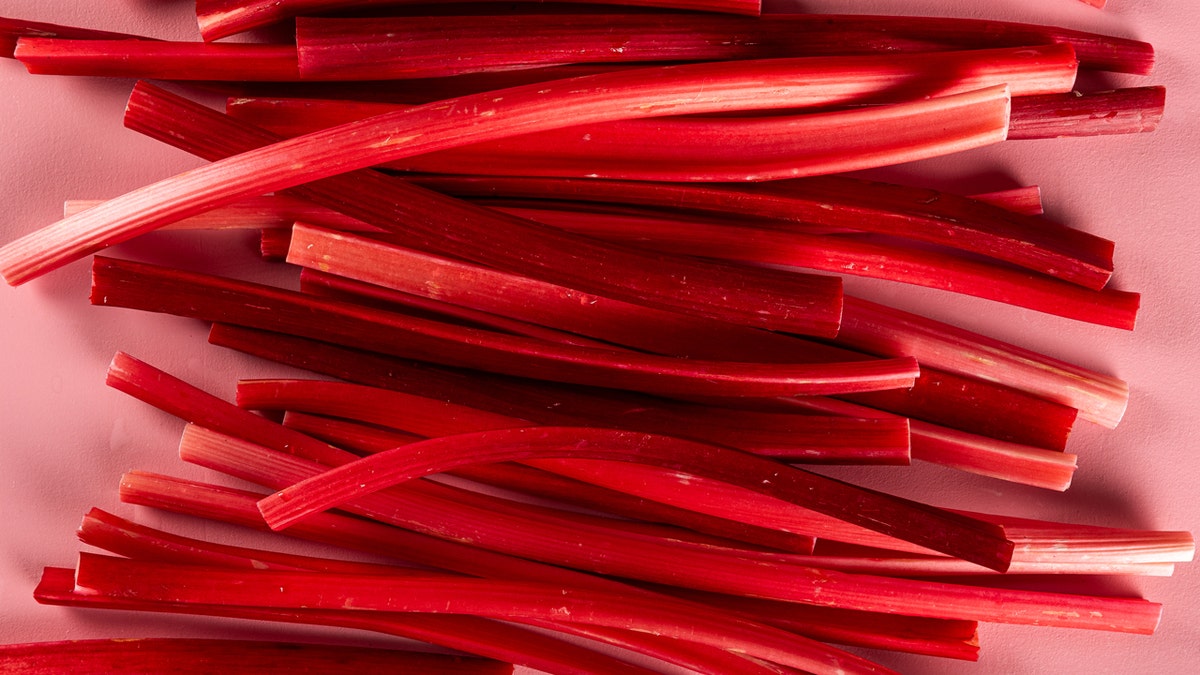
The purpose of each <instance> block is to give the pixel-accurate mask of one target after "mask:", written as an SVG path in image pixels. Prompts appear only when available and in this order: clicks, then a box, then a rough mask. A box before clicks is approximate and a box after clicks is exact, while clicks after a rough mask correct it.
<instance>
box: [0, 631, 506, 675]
mask: <svg viewBox="0 0 1200 675" xmlns="http://www.w3.org/2000/svg"><path fill="white" fill-rule="evenodd" d="M363 668H368V669H381V670H387V671H390V672H402V673H406V674H409V675H501V674H502V673H512V672H513V668H512V666H511V665H509V664H507V663H499V662H496V661H484V660H482V659H465V658H462V657H453V656H444V655H439V654H422V653H420V652H414V651H405V650H398V649H378V648H368V647H349V646H336V645H321V644H305V643H293V642H253V641H249V640H216V639H211V640H201V639H193V638H113V639H108V640H104V639H98V640H66V641H62V642H36V643H27V644H9V645H0V670H3V671H5V672H10V673H25V674H26V675H52V674H53V673H122V675H139V674H145V675H204V674H208V673H214V672H226V673H230V672H233V673H237V672H246V673H251V672H252V673H263V674H265V675H291V674H292V673H296V672H321V673H330V675H338V674H344V675H352V674H355V673H361V672H363V671H362V669H363Z"/></svg>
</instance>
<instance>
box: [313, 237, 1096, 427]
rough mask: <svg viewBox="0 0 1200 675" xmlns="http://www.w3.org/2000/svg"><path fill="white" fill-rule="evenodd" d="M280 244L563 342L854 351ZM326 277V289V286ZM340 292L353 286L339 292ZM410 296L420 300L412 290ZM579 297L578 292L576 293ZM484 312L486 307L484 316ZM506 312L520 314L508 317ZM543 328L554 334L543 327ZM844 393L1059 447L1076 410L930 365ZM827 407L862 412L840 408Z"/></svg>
mask: <svg viewBox="0 0 1200 675" xmlns="http://www.w3.org/2000/svg"><path fill="white" fill-rule="evenodd" d="M290 250H291V252H292V255H291V261H292V262H295V263H297V264H301V265H306V266H309V269H306V270H304V271H303V272H302V273H301V289H302V290H304V291H305V292H308V293H314V294H318V295H322V296H326V297H333V298H339V299H348V300H351V301H354V302H362V301H363V299H364V298H369V299H370V300H371V301H376V300H382V301H386V302H387V303H388V304H385V305H383V306H384V307H389V306H396V305H398V306H399V307H401V308H414V307H415V308H418V309H421V310H434V311H435V312H438V313H440V314H443V315H448V316H456V317H459V318H463V319H466V320H467V321H468V322H470V323H477V324H478V325H482V326H487V327H491V328H493V329H495V330H502V331H511V332H515V333H516V334H518V335H528V336H530V337H536V338H538V339H545V340H552V341H561V342H568V343H571V342H576V341H577V340H578V338H575V337H571V336H576V335H579V336H586V337H590V338H595V339H598V340H603V341H605V342H608V343H610V344H614V345H622V346H626V347H630V348H633V349H637V350H643V351H649V352H653V353H661V354H669V355H673V356H682V357H688V358H702V359H714V358H715V359H722V360H723V359H741V358H744V356H743V355H744V354H746V353H753V354H754V355H755V358H757V359H759V360H761V361H778V362H781V363H788V362H793V361H796V360H804V361H811V362H826V361H847V360H854V359H858V358H860V356H859V354H858V353H856V352H852V351H846V350H839V349H836V348H831V347H829V346H826V345H822V344H816V343H813V342H809V341H804V340H800V339H796V338H794V337H791V336H782V335H779V334H774V333H768V332H765V331H760V330H754V329H749V328H745V327H739V326H732V325H729V324H723V323H720V322H715V321H707V320H704V319H699V318H695V317H685V316H682V315H679V314H675V313H671V312H663V311H659V310H655V309H651V308H646V307H639V306H636V305H631V304H629V303H623V302H620V301H616V300H613V299H611V298H607V297H603V296H598V295H584V294H580V293H579V292H577V291H574V290H571V289H568V288H562V287H557V286H554V285H551V284H545V283H541V282H539V281H537V280H535V279H530V278H528V277H522V276H517V275H512V274H505V273H503V272H499V271H496V270H492V269H489V268H485V267H481V266H478V265H471V264H469V263H465V262H462V261H458V260H453V259H449V258H444V257H439V256H433V255H427V254H422V253H420V252H416V251H412V250H409V249H405V248H402V247H396V246H390V245H387V244H385V243H382V242H377V241H373V240H368V239H363V238H360V237H355V236H351V235H339V234H334V233H322V232H319V231H316V230H313V229H311V228H307V227H302V226H297V228H295V237H294V240H293V242H292V246H291V248H290ZM312 268H320V269H323V270H328V271H330V272H334V273H337V274H343V275H347V276H349V277H353V278H355V279H361V280H363V281H366V282H369V283H370V284H378V285H380V286H384V287H387V288H388V289H393V290H395V291H400V292H402V293H404V294H411V295H400V296H397V295H395V294H387V293H385V291H384V289H380V288H375V287H370V286H368V287H366V288H364V287H363V285H362V284H359V285H356V286H355V285H350V284H349V283H348V282H347V281H344V280H343V281H339V280H337V279H336V278H335V277H331V276H330V275H327V274H318V273H315V272H313V271H312ZM431 278H436V279H438V283H437V284H436V285H435V286H430V285H429V284H428V279H431ZM331 288H332V289H335V291H336V292H334V293H330V290H329V289H331ZM345 291H350V292H352V293H353V295H351V296H347V295H345V294H344V292H345ZM417 297H420V298H424V299H425V301H424V302H422V301H419V300H416V299H415V298H417ZM583 297H586V298H587V301H586V302H581V301H580V299H581V298H583ZM393 303H394V304H393ZM455 307H461V308H463V309H464V310H467V311H458V310H455V309H454V308H455ZM400 311H405V310H403V309H401V310H400ZM410 311H411V310H410ZM478 312H483V313H484V314H483V315H480V314H479V313H478ZM492 316H495V317H497V318H496V319H491V318H490V317H492ZM508 320H516V321H519V322H522V323H521V324H519V325H517V326H514V325H513V324H511V323H509V321H508ZM545 329H554V330H556V331H565V333H562V332H559V333H548V332H546V330H545ZM685 397H686V395H685ZM853 398H854V400H855V401H857V402H860V403H863V404H865V405H869V406H874V407H877V408H881V409H883V410H886V411H889V412H894V413H897V414H900V415H903V416H906V417H915V418H920V419H923V420H926V421H930V422H934V423H938V424H945V425H949V426H953V427H955V428H960V429H964V430H968V431H971V432H974V433H979V434H985V435H990V436H995V437H996V438H999V439H1003V440H1007V441H1012V442H1019V443H1026V444H1031V445H1037V446H1039V447H1047V448H1053V449H1059V450H1061V449H1062V448H1063V447H1065V444H1066V440H1067V436H1068V434H1069V433H1070V429H1071V426H1072V424H1073V423H1074V419H1075V412H1074V410H1071V409H1069V408H1067V407H1064V406H1061V405H1057V404H1053V403H1049V402H1047V401H1044V400H1042V399H1039V398H1037V397H1033V396H1029V395H1028V394H1025V393H1023V392H1017V391H1015V390H1012V389H1010V388H1007V387H1003V386H998V385H996V384H992V383H986V382H982V381H979V380H976V379H972V378H969V377H962V376H959V375H953V374H950V373H946V372H940V371H937V370H935V369H932V368H923V369H922V373H921V375H920V377H918V378H917V381H916V383H915V384H914V386H913V387H912V388H911V389H907V390H903V391H899V392H897V393H896V394H895V395H886V396H885V395H879V394H867V395H862V394H859V395H854V396H853ZM833 414H845V415H849V416H862V415H858V414H856V413H853V412H841V411H834V412H833ZM867 416H876V415H867ZM1015 419H1019V420H1020V422H1019V424H1016V423H1014V420H1015Z"/></svg>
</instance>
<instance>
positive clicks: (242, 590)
mask: <svg viewBox="0 0 1200 675" xmlns="http://www.w3.org/2000/svg"><path fill="white" fill-rule="evenodd" d="M175 575H178V576H175ZM172 577H174V579H173V580H172ZM147 581H152V582H153V585H156V586H158V587H159V590H157V591H156V590H154V589H152V588H150V585H151V584H147V583H145V582H147ZM268 584H273V591H274V593H275V596H276V597H275V598H274V599H272V598H269V597H268V596H267V593H266V589H267V585H268ZM76 585H77V586H78V587H80V588H82V589H88V590H91V591H94V592H96V593H99V594H100V595H108V596H116V597H132V598H135V599H143V600H152V601H157V602H173V603H187V602H199V603H201V604H217V605H233V606H239V607H253V608H258V607H262V608H277V609H308V608H314V609H322V610H351V611H361V612H374V611H384V612H389V613H391V612H413V613H420V614H465V615H471V616H482V617H488V618H494V619H502V620H509V621H516V622H521V623H533V624H537V625H540V624H542V623H544V622H546V621H562V620H563V619H568V620H570V621H571V622H576V623H583V624H588V625H595V626H604V627H609V628H620V629H626V630H635V631H639V632H645V633H651V634H654V635H660V636H663V637H669V638H676V639H682V640H687V641H693V642H699V643H702V644H709V645H712V646H714V647H720V648H724V649H727V650H730V651H737V652H740V653H742V654H745V655H746V656H749V657H753V658H757V659H762V660H766V661H771V662H776V663H781V664H783V665H787V666H791V667H795V668H800V669H802V670H804V671H807V672H812V673H818V674H829V675H832V674H833V673H861V674H866V673H890V672H892V671H890V670H888V669H886V668H883V667H882V666H877V665H875V664H873V663H871V662H869V661H867V660H865V659H863V658H861V657H857V656H853V655H850V654H848V653H846V652H842V651H841V650H838V649H835V648H832V647H828V646H826V645H823V644H821V643H819V642H816V641H813V640H808V639H805V638H802V637H800V636H797V635H795V634H792V633H787V632H785V631H781V630H778V629H773V628H770V627H768V626H765V625H762V624H758V623H756V622H752V621H749V620H746V619H742V618H740V617H737V616H733V615H723V614H721V613H717V612H714V611H712V610H710V609H708V608H706V607H704V606H703V605H698V604H695V603H688V602H685V601H680V600H675V601H673V600H671V599H669V598H665V597H662V596H658V595H651V594H646V593H640V592H636V591H634V592H626V593H619V592H616V591H611V592H600V591H594V590H588V589H575V588H570V587H562V586H554V585H550V584H545V583H535V582H511V581H509V582H505V581H499V580H494V579H467V578H446V577H429V578H401V579H396V578H391V577H381V576H375V575H365V574H335V573H327V572H307V571H274V570H232V569H222V568H211V567H198V566H191V565H171V564H166V563H149V562H145V563H144V562H137V561H127V560H123V559H119V558H110V557H107V556H98V555H93V554H87V553H81V554H80V559H79V567H78V569H77V571H76ZM232 587H236V588H237V591H236V592H230V588H232ZM281 588H282V589H283V590H282V591H281V590H280V589H281ZM319 595H323V596H324V599H320V598H318V597H317V596H319Z"/></svg>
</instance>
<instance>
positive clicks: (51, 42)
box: [13, 37, 312, 82]
mask: <svg viewBox="0 0 1200 675" xmlns="http://www.w3.org/2000/svg"><path fill="white" fill-rule="evenodd" d="M13 58H15V59H17V60H18V61H20V62H21V63H22V64H24V66H25V69H26V70H28V71H29V72H30V73H32V74H34V75H77V76H87V77H125V78H132V79H151V80H180V81H189V80H198V81H202V82H220V81H235V82H294V81H297V80H300V79H301V76H300V71H299V69H298V67H297V64H296V48H295V47H294V46H292V45H268V44H250V43H245V44H241V43H224V42H223V43H220V44H205V43H203V42H163V41H157V40H155V41H150V40H95V39H92V40H67V39H62V38H33V37H23V38H21V39H20V40H18V41H17V46H16V48H15V49H14V50H13ZM305 79H312V78H305Z"/></svg>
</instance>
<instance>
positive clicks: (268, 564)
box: [79, 509, 777, 675]
mask: <svg viewBox="0 0 1200 675" xmlns="http://www.w3.org/2000/svg"><path fill="white" fill-rule="evenodd" d="M79 537H80V540H81V541H83V542H84V543H87V544H90V545H92V546H96V547H98V548H101V549H103V550H106V551H109V552H111V553H117V554H118V555H123V556H125V557H128V558H133V559H136V560H143V561H149V562H168V563H179V564H186V565H215V566H218V567H227V568H235V569H278V570H315V571H324V572H339V573H347V574H375V575H383V576H396V577H404V576H420V575H429V574H430V573H429V572H428V571H419V570H415V569H412V568H397V567H394V566H389V565H376V564H368V563H359V562H351V561H343V560H335V559H329V558H315V557H309V556H299V555H294V554H284V553H276V552H273V551H262V550H258V549H248V548H243V547H233V546H224V545H219V544H213V543H210V542H206V541H201V540H197V539H191V538H188V537H181V536H178V535H173V534H170V533H167V532H163V531H161V530H156V529H154V528H150V527H146V526H143V525H138V524H136V523H133V522H131V521H128V520H125V519H123V518H118V517H116V516H112V515H111V514H106V513H104V512H102V511H99V510H96V509H93V510H92V512H90V513H89V514H88V515H87V516H85V517H84V521H83V525H82V526H81V528H80V531H79ZM447 618H450V619H458V620H460V623H462V630H463V632H469V631H470V630H471V628H472V626H471V624H472V623H473V622H474V621H477V620H476V619H474V618H473V617H447ZM444 623H446V622H443V624H444ZM543 627H544V628H545V629H547V630H550V631H556V632H565V633H568V634H580V633H582V634H584V635H586V636H587V637H593V638H596V639H600V640H602V641H604V642H609V643H611V644H617V645H619V646H622V647H626V648H629V649H633V650H635V651H639V652H642V653H645V654H649V655H652V656H656V657H658V658H662V659H665V660H667V661H669V662H673V663H677V664H679V665H682V666H684V667H693V668H697V669H701V670H703V669H713V670H718V669H719V670H720V672H729V673H731V674H732V673H742V674H743V675H770V674H771V673H776V672H777V671H775V670H772V669H768V668H766V667H765V666H761V665H757V664H755V663H754V662H751V661H747V660H745V659H742V658H741V657H738V656H736V655H734V654H731V653H728V652H725V651H723V650H719V649H715V648H704V647H702V646H700V645H690V646H689V647H690V649H680V648H679V647H682V643H680V642H678V641H673V640H669V641H662V640H660V639H658V638H657V637H655V636H648V635H641V634H638V633H632V632H629V631H623V630H621V629H598V630H599V632H596V631H589V630H586V629H581V628H580V627H577V626H576V625H574V624H570V623H564V622H558V621H547V622H545V623H544V624H543ZM450 640H453V638H450ZM529 660H530V659H528V658H527V659H525V660H524V661H523V662H522V665H527V664H528V661H529ZM449 672H456V671H449Z"/></svg>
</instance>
